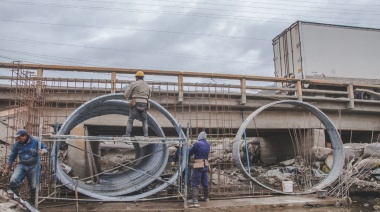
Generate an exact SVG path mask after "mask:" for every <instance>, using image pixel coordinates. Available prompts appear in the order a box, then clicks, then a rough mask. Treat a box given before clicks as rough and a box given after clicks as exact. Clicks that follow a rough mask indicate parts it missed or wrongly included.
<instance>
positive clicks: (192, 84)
mask: <svg viewBox="0 0 380 212" xmlns="http://www.w3.org/2000/svg"><path fill="white" fill-rule="evenodd" d="M0 68H1V69H27V70H31V71H35V72H36V73H37V74H36V76H35V77H33V78H31V80H36V81H41V80H42V79H43V81H44V82H45V83H48V84H47V85H46V86H48V87H49V88H51V89H65V90H66V91H70V90H71V91H73V92H75V91H76V90H78V89H81V90H83V92H91V90H94V87H95V88H97V89H98V90H99V89H100V90H102V91H103V92H104V93H115V92H122V91H123V89H124V88H125V86H127V85H129V84H130V83H131V82H132V81H131V80H122V79H118V75H119V76H121V75H123V76H124V75H132V76H131V78H133V75H134V74H135V73H136V71H138V70H141V71H144V73H145V74H146V75H148V76H160V77H161V78H163V79H164V81H159V82H158V81H148V83H149V84H151V85H152V87H153V92H156V91H158V90H159V91H163V90H166V91H167V92H172V93H173V95H175V96H176V97H177V98H176V100H177V101H178V103H180V102H182V101H183V98H184V93H192V92H195V93H196V92H206V93H210V94H218V95H220V94H227V93H228V95H234V96H237V97H238V98H240V101H239V102H240V104H241V105H244V104H246V103H247V98H250V97H252V96H256V97H263V98H270V99H298V100H300V101H303V100H329V101H339V102H345V103H346V108H347V109H353V108H354V107H355V105H354V103H355V102H356V101H358V102H363V101H364V102H368V101H375V100H376V98H375V99H374V98H372V97H371V98H366V97H368V96H365V94H366V93H367V94H371V92H372V93H373V95H369V96H377V95H378V91H379V90H380V85H371V84H346V83H340V82H333V81H328V80H301V79H292V78H276V77H264V76H251V75H235V74H220V73H201V72H180V71H164V70H142V69H121V68H102V67H82V66H57V65H37V64H14V63H0ZM44 71H49V72H50V71H63V72H76V73H81V72H82V73H89V72H92V73H107V74H109V75H110V78H108V79H91V77H92V76H91V75H88V77H86V78H57V77H44ZM14 77H15V76H7V75H0V80H12V79H14ZM169 77H170V78H171V80H167V81H165V80H166V78H168V79H169ZM173 79H175V80H173ZM200 79H206V80H205V81H207V80H208V81H209V82H199V81H200ZM215 80H224V81H227V83H218V82H216V81H215ZM49 82H50V83H49ZM60 83H65V84H66V85H65V86H61V85H60ZM225 88H227V90H226V89H225ZM202 89H203V90H202ZM360 94H361V96H360ZM360 97H361V98H360ZM355 98H359V99H360V100H359V99H355ZM379 100H380V98H379ZM376 102H378V101H376Z"/></svg>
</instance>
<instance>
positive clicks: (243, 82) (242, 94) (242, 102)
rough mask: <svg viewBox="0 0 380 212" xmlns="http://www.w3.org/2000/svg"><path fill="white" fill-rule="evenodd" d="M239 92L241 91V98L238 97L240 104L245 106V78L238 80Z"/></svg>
mask: <svg viewBox="0 0 380 212" xmlns="http://www.w3.org/2000/svg"><path fill="white" fill-rule="evenodd" d="M240 86H241V87H240V90H241V97H240V104H242V105H245V104H246V103H247V81H246V79H245V78H242V79H241V80H240Z"/></svg>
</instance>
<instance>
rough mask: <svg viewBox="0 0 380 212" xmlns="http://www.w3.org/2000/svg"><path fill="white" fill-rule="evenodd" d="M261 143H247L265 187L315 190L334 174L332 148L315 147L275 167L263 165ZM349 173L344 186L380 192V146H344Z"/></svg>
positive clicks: (243, 152) (255, 171) (255, 174)
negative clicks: (288, 185) (284, 184)
mask: <svg viewBox="0 0 380 212" xmlns="http://www.w3.org/2000/svg"><path fill="white" fill-rule="evenodd" d="M259 145H260V142H256V141H255V140H254V141H250V142H248V143H247V147H248V152H249V153H248V154H249V160H250V163H251V173H252V176H253V177H255V178H256V179H257V180H258V181H260V182H261V183H264V184H266V185H268V186H270V187H273V188H275V189H278V190H282V189H281V186H282V182H283V181H292V182H293V187H294V191H295V192H296V191H301V190H304V189H306V188H310V187H313V186H314V185H316V184H318V183H319V182H320V181H322V180H323V179H324V178H325V177H326V176H327V174H328V173H329V172H330V170H331V168H332V166H333V162H334V154H333V149H332V148H327V147H319V146H314V147H312V148H311V149H310V150H309V152H308V153H306V154H304V153H303V155H298V156H297V157H295V158H291V159H288V160H285V161H281V162H277V163H276V164H274V165H268V164H263V163H262V162H261V161H260V151H259V150H260V148H259ZM343 147H344V152H345V169H344V170H345V171H344V174H345V175H346V176H347V175H349V176H348V178H350V179H354V180H352V181H350V182H349V183H348V182H347V183H344V182H343V184H345V186H349V187H350V191H351V192H379V191H380V144H378V143H371V144H362V143H350V144H344V145H343ZM240 155H241V160H242V161H244V162H245V161H246V160H247V158H246V149H245V144H244V143H242V144H241V152H240Z"/></svg>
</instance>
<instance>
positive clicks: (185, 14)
mask: <svg viewBox="0 0 380 212" xmlns="http://www.w3.org/2000/svg"><path fill="white" fill-rule="evenodd" d="M2 3H10V4H24V5H29V6H48V7H59V8H71V9H89V10H107V11H128V12H142V13H153V14H165V15H181V16H193V17H206V18H219V19H220V18H223V19H231V20H247V21H265V22H274V23H288V22H284V21H283V20H292V21H293V22H294V21H295V20H294V19H284V18H269V19H268V18H267V19H260V18H261V17H254V16H225V15H219V14H205V13H179V12H170V11H155V10H139V9H120V8H104V7H88V6H78V5H63V4H43V3H32V2H19V1H2ZM346 14H349V13H346ZM286 15H288V14H286ZM355 15H368V14H355ZM371 15H376V16H378V15H380V14H371ZM289 16H292V15H290V14H289ZM306 17H312V16H306ZM315 17H316V16H315ZM257 18H259V19H257ZM318 18H326V19H341V18H334V17H318ZM274 20H279V21H274ZM349 20H357V19H349ZM367 21H374V19H367ZM345 24H346V23H345ZM349 24H359V23H349Z"/></svg>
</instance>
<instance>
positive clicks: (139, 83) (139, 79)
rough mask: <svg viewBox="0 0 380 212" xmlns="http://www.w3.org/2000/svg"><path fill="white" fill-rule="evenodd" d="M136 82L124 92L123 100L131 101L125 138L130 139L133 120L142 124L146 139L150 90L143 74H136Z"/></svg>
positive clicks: (139, 72)
mask: <svg viewBox="0 0 380 212" xmlns="http://www.w3.org/2000/svg"><path fill="white" fill-rule="evenodd" d="M135 77H136V82H132V83H131V85H130V86H129V87H128V89H127V90H126V91H125V94H124V95H125V98H126V99H129V100H131V101H130V103H129V107H130V108H129V117H128V124H127V130H126V133H125V135H124V136H125V137H130V136H131V132H132V127H133V120H135V119H137V120H140V121H141V122H142V127H143V131H144V137H148V107H149V98H150V95H151V89H150V87H149V85H148V83H146V82H145V81H144V72H142V71H138V72H136V75H135Z"/></svg>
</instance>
